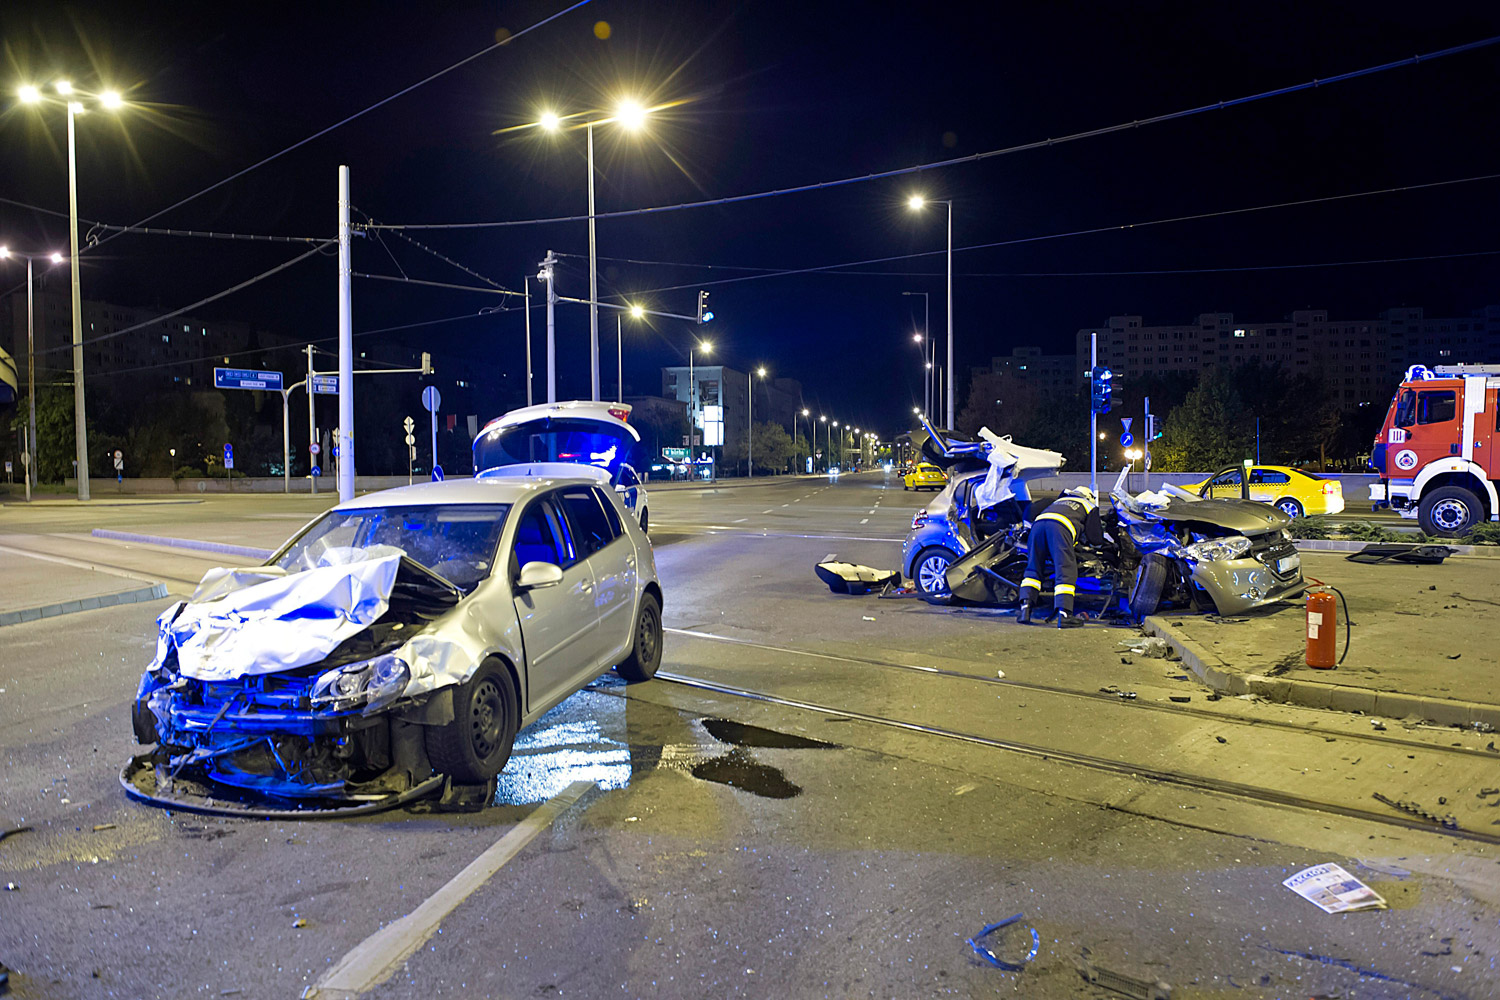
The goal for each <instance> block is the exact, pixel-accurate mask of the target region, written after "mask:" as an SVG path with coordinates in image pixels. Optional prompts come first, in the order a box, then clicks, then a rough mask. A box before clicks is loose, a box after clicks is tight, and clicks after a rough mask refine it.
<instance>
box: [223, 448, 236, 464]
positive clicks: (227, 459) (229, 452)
mask: <svg viewBox="0 0 1500 1000" xmlns="http://www.w3.org/2000/svg"><path fill="white" fill-rule="evenodd" d="M224 468H226V469H232V468H234V445H232V444H226V445H224Z"/></svg>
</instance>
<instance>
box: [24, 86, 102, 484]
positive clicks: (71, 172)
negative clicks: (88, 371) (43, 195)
mask: <svg viewBox="0 0 1500 1000" xmlns="http://www.w3.org/2000/svg"><path fill="white" fill-rule="evenodd" d="M81 109H82V105H75V104H74V103H73V102H72V101H71V100H70V101H69V102H68V262H69V264H71V265H72V268H73V442H74V445H75V446H76V449H77V452H76V459H75V461H76V462H77V463H78V469H77V472H76V473H75V475H76V476H77V479H78V499H80V500H87V499H88V498H89V432H88V414H87V412H86V411H85V408H84V403H83V290H82V286H81V284H80V280H79V276H78V156H77V152H78V147H77V143H76V139H75V137H74V128H73V116H74V113H75V110H81ZM33 447H35V444H34V443H33Z"/></svg>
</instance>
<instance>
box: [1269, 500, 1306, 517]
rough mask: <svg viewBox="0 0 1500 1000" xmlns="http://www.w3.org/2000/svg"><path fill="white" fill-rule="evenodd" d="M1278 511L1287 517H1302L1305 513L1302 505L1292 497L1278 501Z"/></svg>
mask: <svg viewBox="0 0 1500 1000" xmlns="http://www.w3.org/2000/svg"><path fill="white" fill-rule="evenodd" d="M1276 509H1277V510H1279V511H1281V512H1282V513H1283V514H1285V515H1286V516H1287V517H1301V516H1302V513H1303V511H1302V505H1301V504H1300V503H1298V502H1297V501H1296V500H1293V499H1292V498H1291V497H1282V498H1281V499H1280V500H1277V501H1276Z"/></svg>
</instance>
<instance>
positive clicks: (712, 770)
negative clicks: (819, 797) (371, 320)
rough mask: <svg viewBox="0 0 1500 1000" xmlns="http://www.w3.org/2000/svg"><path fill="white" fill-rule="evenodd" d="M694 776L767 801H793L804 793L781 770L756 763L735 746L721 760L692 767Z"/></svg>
mask: <svg viewBox="0 0 1500 1000" xmlns="http://www.w3.org/2000/svg"><path fill="white" fill-rule="evenodd" d="M692 773H693V777H695V778H701V779H702V780H704V781H712V782H715V783H717V784H720V785H728V786H729V787H730V788H738V789H739V790H740V791H742V792H749V793H750V794H751V795H759V796H760V797H761V798H765V799H790V798H793V797H795V796H797V795H801V794H802V788H801V787H800V786H798V785H794V784H792V783H791V782H790V781H788V780H787V777H786V775H784V774H782V773H781V771H780V769H778V768H774V767H771V766H770V765H768V764H760V763H757V762H756V761H755V760H754V759H753V758H751V756H750V755H749V754H747V753H745V752H744V751H743V750H741V749H739V748H738V747H736V748H735V749H733V750H731V751H729V752H728V753H727V754H725V755H724V756H722V757H714V758H713V759H712V760H705V761H701V762H700V763H697V764H694V765H693V772H692Z"/></svg>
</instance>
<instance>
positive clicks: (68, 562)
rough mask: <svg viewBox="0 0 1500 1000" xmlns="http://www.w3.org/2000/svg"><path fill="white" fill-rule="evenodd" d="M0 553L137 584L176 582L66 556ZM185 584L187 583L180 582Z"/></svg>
mask: <svg viewBox="0 0 1500 1000" xmlns="http://www.w3.org/2000/svg"><path fill="white" fill-rule="evenodd" d="M0 552H9V553H11V554H13V555H18V556H26V557H27V558H28V559H39V560H41V561H42V562H49V563H57V564H58V565H59V566H73V567H75V568H77V569H91V570H93V571H94V572H96V573H103V574H105V575H106V576H118V577H120V578H122V579H125V580H135V581H137V582H138V583H161V582H162V580H163V579H166V580H176V579H178V578H177V577H170V576H162V575H157V576H148V575H147V574H145V573H132V572H131V571H129V570H124V569H116V568H114V567H112V566H101V565H99V564H98V563H92V562H86V561H85V560H82V559H69V558H68V557H67V556H54V555H47V554H44V553H41V552H33V551H31V550H30V549H18V548H12V547H10V546H9V545H0ZM182 582H184V583H186V582H187V581H182Z"/></svg>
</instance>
